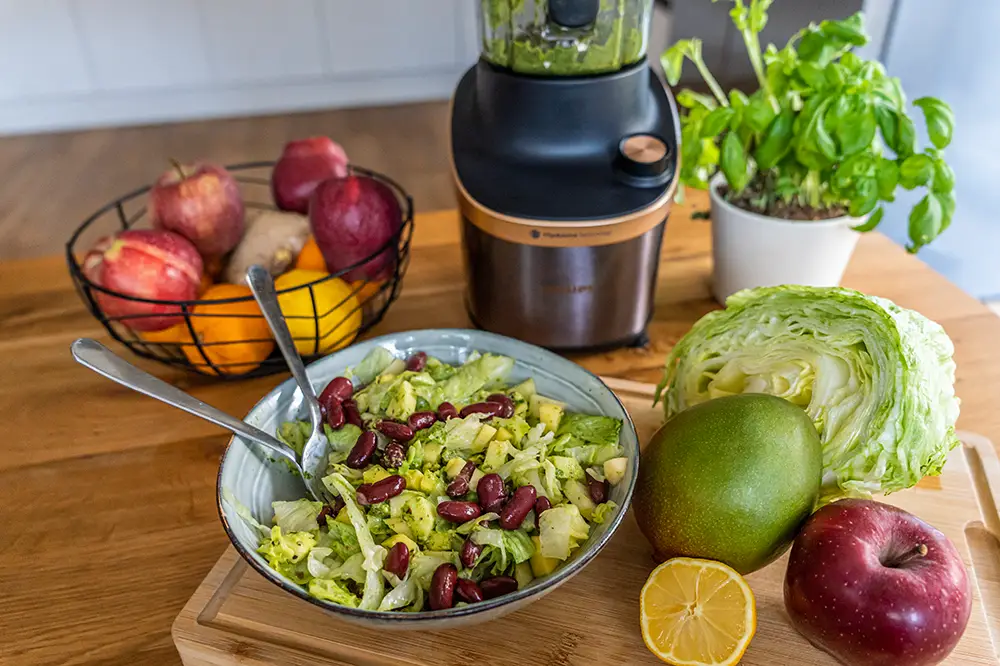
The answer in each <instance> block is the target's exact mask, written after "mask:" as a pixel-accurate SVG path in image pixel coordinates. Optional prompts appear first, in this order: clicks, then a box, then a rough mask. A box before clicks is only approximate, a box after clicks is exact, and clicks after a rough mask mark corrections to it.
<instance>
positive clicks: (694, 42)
mask: <svg viewBox="0 0 1000 666" xmlns="http://www.w3.org/2000/svg"><path fill="white" fill-rule="evenodd" d="M714 1H715V0H713V2H714ZM772 2H773V0H749V2H748V3H745V2H744V1H743V0H735V2H734V7H733V9H732V10H731V11H730V16H731V17H732V20H733V22H734V24H735V25H736V28H737V29H738V30H739V32H740V34H741V35H742V36H743V41H744V42H745V43H746V47H747V52H748V54H749V56H750V63H751V65H752V67H753V71H754V73H755V74H756V79H757V83H758V86H759V87H758V89H757V90H756V91H755V92H754V93H753V94H751V95H749V96H747V95H745V94H744V93H742V92H740V91H739V90H731V91H729V93H728V94H726V92H725V91H723V90H722V88H721V86H720V85H719V83H718V82H717V81H716V80H715V78H714V77H713V76H712V73H711V72H710V71H709V70H708V68H707V67H706V66H705V62H704V60H703V58H702V53H701V41H700V40H698V39H686V40H681V41H679V42H677V43H676V44H674V45H673V46H672V47H671V48H670V49H668V50H667V51H666V52H665V53H664V54H663V56H662V63H663V67H664V71H665V73H666V76H667V80H668V81H669V82H670V84H671V85H676V84H677V82H678V81H679V80H680V74H681V68H682V66H683V64H684V61H685V60H689V61H690V62H692V63H693V64H694V65H695V67H697V69H698V71H699V72H700V74H701V76H702V77H703V78H704V80H705V83H706V84H707V85H708V89H709V90H710V94H700V93H697V92H693V91H691V90H683V91H681V92H680V93H679V94H678V96H677V102H678V104H679V105H680V106H681V107H683V108H684V109H685V112H684V114H683V116H682V120H681V127H682V144H683V148H682V154H681V174H680V178H681V182H682V183H683V184H684V185H687V186H690V187H695V188H699V189H705V188H707V187H708V184H709V180H710V179H711V178H712V177H713V176H714V175H715V174H716V172H717V171H719V170H721V171H722V173H723V175H724V176H725V180H726V182H727V183H728V186H729V187H728V191H727V192H726V195H725V196H726V197H727V199H728V200H729V201H731V202H733V203H735V204H736V205H739V206H740V207H742V208H745V209H748V210H751V211H753V212H756V213H760V214H763V215H770V216H772V217H793V218H805V219H822V218H829V217H836V216H839V215H845V214H849V215H851V216H854V217H864V216H866V215H870V217H868V220H867V221H866V222H865V223H863V224H862V225H860V226H858V227H857V229H858V230H859V231H869V230H871V229H874V228H875V227H876V226H877V225H878V224H879V222H880V221H881V220H882V216H883V212H884V209H883V207H882V204H883V203H885V202H891V201H893V200H894V198H895V194H896V191H897V189H898V188H900V187H902V188H904V189H907V190H913V189H917V188H922V189H923V190H924V191H925V196H924V197H923V198H922V199H921V200H920V202H919V203H918V204H917V205H916V206H915V207H914V208H913V210H912V212H911V213H910V218H909V237H910V244H909V245H908V248H907V249H909V251H911V252H916V251H917V250H919V249H920V248H921V247H923V246H924V245H927V244H928V243H930V242H931V241H932V240H934V239H935V238H936V237H937V236H938V235H939V234H941V233H942V232H943V231H944V230H945V229H947V228H948V226H949V225H950V224H951V220H952V216H953V215H954V212H955V196H954V185H955V176H954V173H953V171H952V169H951V167H949V166H948V164H947V162H945V160H944V155H943V151H944V149H945V148H946V147H947V146H948V144H949V143H950V142H951V138H952V131H953V128H954V115H953V114H952V111H951V108H950V107H949V106H948V105H947V104H946V103H945V102H942V101H941V100H939V99H936V98H933V97H922V98H920V99H918V100H915V101H914V102H913V107H916V108H917V109H919V110H920V111H921V112H922V114H923V118H924V121H925V123H926V125H927V134H928V137H929V138H930V143H931V145H930V146H926V147H924V148H923V149H922V150H921V149H920V147H919V146H918V144H917V135H916V128H915V125H914V122H913V119H912V118H911V116H910V115H909V113H908V109H909V107H908V105H907V101H906V96H905V94H904V93H903V90H902V87H901V85H900V82H899V79H898V78H896V77H891V76H888V75H887V74H886V71H885V68H884V67H883V66H882V65H881V64H880V63H879V62H877V61H872V60H864V59H862V58H860V57H858V56H857V55H856V54H855V53H854V49H855V48H857V47H860V46H864V45H865V44H866V43H867V42H868V35H867V34H866V32H865V29H864V22H863V17H862V15H861V14H860V13H859V14H855V15H853V16H851V17H850V18H848V19H845V20H842V21H823V22H822V23H820V24H819V25H815V24H810V25H809V26H808V27H806V28H804V29H802V30H800V31H799V32H798V33H796V34H795V35H794V36H793V37H792V38H791V39H790V40H789V42H788V43H787V44H786V45H785V46H784V47H783V48H778V47H777V46H775V45H774V44H768V45H767V47H766V48H765V49H762V48H761V45H760V40H759V35H760V32H761V30H763V28H764V26H765V25H766V24H767V9H768V8H769V7H770V5H771V3H772ZM790 211H799V212H800V214H799V215H795V214H790ZM802 211H805V213H804V214H803V213H802Z"/></svg>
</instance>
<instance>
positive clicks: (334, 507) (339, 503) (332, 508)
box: [316, 497, 344, 527]
mask: <svg viewBox="0 0 1000 666" xmlns="http://www.w3.org/2000/svg"><path fill="white" fill-rule="evenodd" d="M343 508H344V500H342V499H341V498H339V497H338V498H336V499H335V500H334V501H333V504H324V505H323V508H322V509H320V510H319V515H317V516H316V522H317V523H319V526H320V527H326V519H327V518H328V517H332V518H336V517H337V514H338V513H340V510H341V509H343Z"/></svg>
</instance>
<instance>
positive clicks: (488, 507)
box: [476, 474, 506, 513]
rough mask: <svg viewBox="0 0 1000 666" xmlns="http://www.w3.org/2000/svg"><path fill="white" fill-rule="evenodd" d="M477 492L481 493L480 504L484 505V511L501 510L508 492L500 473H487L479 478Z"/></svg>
mask: <svg viewBox="0 0 1000 666" xmlns="http://www.w3.org/2000/svg"><path fill="white" fill-rule="evenodd" d="M476 493H477V494H478V495H479V506H481V507H482V509H483V513H492V512H496V511H499V510H500V506H501V505H502V504H503V500H504V495H505V494H506V489H505V488H504V487H503V478H502V477H501V476H500V475H499V474H487V475H486V476H484V477H483V478H481V479H479V484H478V485H477V486H476Z"/></svg>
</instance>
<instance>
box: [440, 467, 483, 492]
mask: <svg viewBox="0 0 1000 666" xmlns="http://www.w3.org/2000/svg"><path fill="white" fill-rule="evenodd" d="M475 471H476V463H474V462H472V461H471V460H470V461H469V462H467V463H465V466H464V467H463V468H462V471H461V472H459V473H458V476H456V477H455V479H454V480H453V481H452V482H451V483H449V484H448V487H447V488H446V489H445V492H446V493H448V497H461V496H462V495H464V494H465V493H467V492H469V481H471V480H472V475H473V474H474V473H475Z"/></svg>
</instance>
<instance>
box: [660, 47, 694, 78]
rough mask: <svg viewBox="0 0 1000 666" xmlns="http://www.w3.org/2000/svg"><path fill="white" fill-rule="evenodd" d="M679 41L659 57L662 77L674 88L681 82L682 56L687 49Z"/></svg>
mask: <svg viewBox="0 0 1000 666" xmlns="http://www.w3.org/2000/svg"><path fill="white" fill-rule="evenodd" d="M686 41H687V40H680V41H678V42H676V43H675V44H674V45H673V46H671V47H670V48H669V49H667V50H666V51H664V52H663V55H661V56H660V64H661V65H663V75H664V76H665V77H666V78H667V81H668V82H669V83H670V85H672V86H676V85H677V84H678V82H680V80H681V70H682V69H683V68H684V55H685V52H686V51H687V49H688V48H689V47H688V46H687V45H686V44H685V43H684V42H686Z"/></svg>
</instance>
